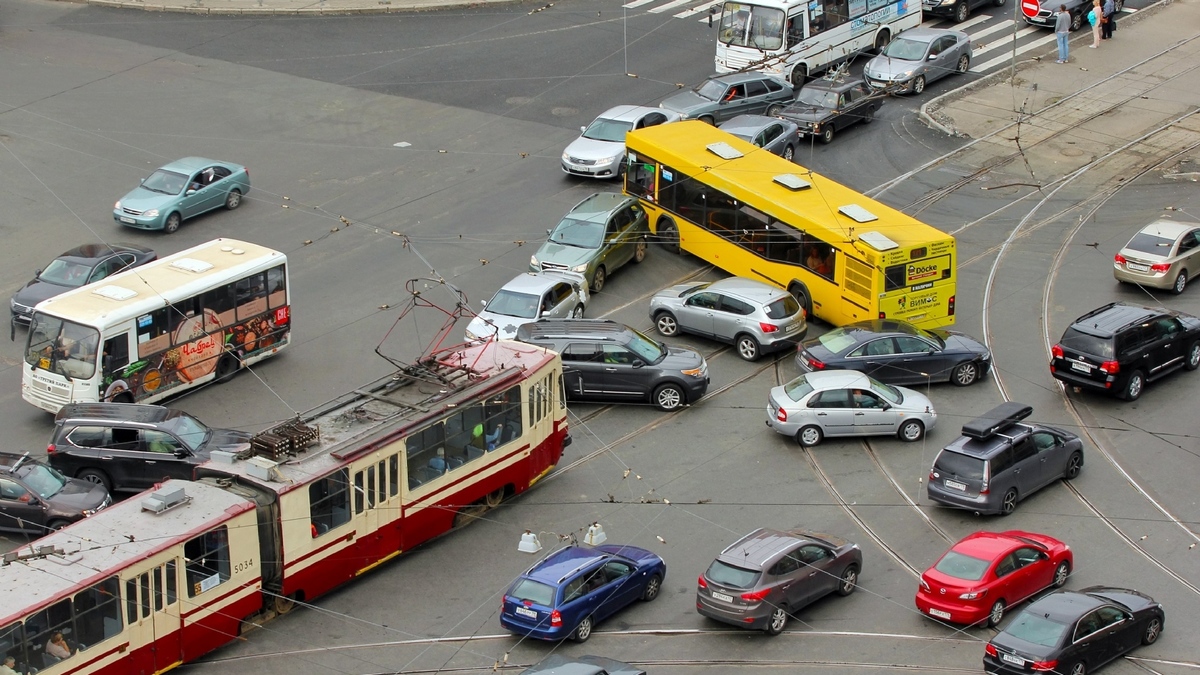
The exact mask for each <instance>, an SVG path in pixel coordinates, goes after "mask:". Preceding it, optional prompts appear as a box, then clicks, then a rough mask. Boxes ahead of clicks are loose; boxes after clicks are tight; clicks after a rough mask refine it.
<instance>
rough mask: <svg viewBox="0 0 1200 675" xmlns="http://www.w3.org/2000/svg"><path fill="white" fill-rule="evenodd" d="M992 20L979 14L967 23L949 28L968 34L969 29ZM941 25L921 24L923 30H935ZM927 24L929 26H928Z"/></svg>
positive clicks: (927, 22) (933, 23)
mask: <svg viewBox="0 0 1200 675" xmlns="http://www.w3.org/2000/svg"><path fill="white" fill-rule="evenodd" d="M991 18H992V17H990V16H988V15H987V14H979V15H976V16H973V17H971V18H969V19H967V20H966V21H964V22H962V23H958V24H955V25H953V26H949V28H951V29H952V30H961V31H962V32H964V33H966V32H967V29H968V28H970V27H971V26H974V25H975V24H977V23H983V22H984V21H987V20H988V19H991ZM939 23H941V21H926V22H925V23H923V24H921V26H922V27H923V28H933V27H934V26H936V25H937V24H939ZM926 24H928V25H926ZM971 37H972V39H974V36H971Z"/></svg>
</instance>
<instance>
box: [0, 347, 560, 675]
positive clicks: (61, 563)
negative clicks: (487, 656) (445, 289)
mask: <svg viewBox="0 0 1200 675" xmlns="http://www.w3.org/2000/svg"><path fill="white" fill-rule="evenodd" d="M561 374H562V367H561V362H560V360H559V358H558V355H557V354H555V353H553V352H549V351H546V350H543V349H540V348H538V347H534V346H531V345H526V344H523V343H519V342H508V341H490V342H485V343H482V344H477V345H471V346H466V347H461V346H460V347H456V348H453V349H450V350H444V351H441V352H437V353H435V354H434V355H433V356H431V357H429V358H427V359H425V360H423V361H421V362H419V363H418V364H416V365H415V366H412V367H409V368H406V369H404V370H403V371H401V372H398V373H395V374H392V375H389V376H388V377H386V378H383V379H381V380H379V381H377V382H375V383H373V384H372V385H369V386H367V387H363V388H360V389H357V390H355V391H353V392H351V393H349V394H346V395H344V396H342V397H339V398H338V399H335V400H334V401H331V402H330V403H327V404H325V405H323V406H321V407H320V408H318V409H317V410H315V411H313V412H311V413H310V414H307V415H305V416H303V417H301V418H299V419H297V420H295V421H292V422H288V423H285V424H282V425H279V426H277V427H274V428H272V429H270V430H268V431H267V432H263V433H261V434H258V435H257V436H255V437H254V440H253V443H252V449H250V450H248V451H246V452H243V453H238V454H222V453H214V457H213V459H212V460H211V461H209V462H207V463H206V464H204V465H202V466H201V467H199V469H198V470H197V476H196V478H197V480H196V481H194V482H187V481H169V482H167V483H164V484H162V485H160V486H158V489H157V490H156V491H154V492H153V493H143V494H142V495H140V496H138V497H134V498H132V499H129V500H126V501H124V502H121V503H119V504H116V505H114V506H111V507H109V508H108V509H106V510H104V511H101V512H100V513H98V514H96V515H95V516H92V517H91V518H87V519H85V520H82V521H80V522H78V523H76V524H74V525H72V526H70V527H67V528H65V529H63V530H60V531H58V532H55V533H52V534H50V535H48V536H46V537H43V538H42V539H39V540H38V541H36V542H34V543H33V544H31V545H29V546H25V547H22V548H21V549H18V550H17V551H14V552H12V553H9V554H6V555H5V557H4V566H3V567H2V568H0V578H3V580H4V584H3V590H0V607H3V610H0V611H4V612H5V614H4V615H3V618H0V659H3V658H4V657H5V656H12V657H13V658H14V660H15V661H16V667H15V669H16V670H17V672H20V673H32V672H34V671H35V670H36V672H38V673H40V674H42V675H58V674H59V673H64V674H65V673H71V674H76V673H81V674H82V673H88V674H90V673H106V674H107V673H111V674H112V675H131V674H138V675H141V674H150V673H160V672H163V671H165V670H169V669H170V668H172V667H174V666H177V665H179V664H181V663H186V662H188V661H191V660H193V659H196V658H198V657H199V656H201V655H203V654H205V653H207V652H209V651H211V650H213V649H215V648H217V647H219V646H221V645H223V644H225V643H226V642H229V641H230V640H232V639H234V638H235V637H236V636H237V635H238V634H239V631H240V629H241V626H242V624H243V622H245V621H247V620H252V621H256V622H259V621H262V620H266V619H269V618H271V617H272V616H274V615H276V614H281V613H285V612H287V611H288V610H290V609H291V608H292V607H293V606H294V603H295V602H296V601H309V600H312V599H313V598H316V597H317V596H320V595H322V594H324V593H326V592H328V591H329V590H331V589H333V588H335V587H337V586H339V585H341V584H343V583H345V582H347V581H349V580H351V579H354V578H355V577H356V576H358V575H360V574H362V573H364V572H366V571H368V570H370V569H372V568H373V567H375V566H377V565H379V564H380V563H382V562H384V561H386V560H388V559H390V558H392V557H395V556H397V555H399V554H400V553H402V552H404V551H407V550H409V549H411V548H413V547H415V546H417V545H419V544H421V543H422V542H425V541H427V540H429V539H431V538H433V537H435V536H437V535H440V534H442V533H444V532H447V531H449V530H450V529H452V528H454V527H456V526H458V525H461V524H463V523H465V522H467V521H469V520H470V519H471V517H472V516H475V515H478V514H480V513H482V512H483V511H485V510H486V509H488V508H491V507H494V506H496V505H498V504H499V503H500V502H501V501H502V500H503V499H505V498H506V497H508V496H511V495H515V494H520V493H522V492H524V491H525V490H527V489H528V488H530V487H531V486H533V485H534V484H535V483H536V482H537V481H538V480H539V479H540V478H541V477H543V476H545V475H546V474H548V473H549V472H550V471H551V470H553V469H554V467H555V465H556V464H557V463H558V460H559V458H560V457H561V455H562V450H563V447H564V446H565V445H567V444H569V443H570V437H569V436H568V435H567V422H566V403H565V400H564V398H563V391H562V385H561V382H560V378H561ZM59 635H61V638H62V639H61V640H60V639H58V636H59Z"/></svg>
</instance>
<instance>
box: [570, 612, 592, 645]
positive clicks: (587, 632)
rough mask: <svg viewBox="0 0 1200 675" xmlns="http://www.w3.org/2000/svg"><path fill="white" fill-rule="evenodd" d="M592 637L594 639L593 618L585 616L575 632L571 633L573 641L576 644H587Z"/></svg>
mask: <svg viewBox="0 0 1200 675" xmlns="http://www.w3.org/2000/svg"><path fill="white" fill-rule="evenodd" d="M590 637H592V617H590V616H585V617H583V621H580V622H579V625H578V626H576V627H575V630H573V631H571V639H572V640H574V641H576V642H587V639H588V638H590Z"/></svg>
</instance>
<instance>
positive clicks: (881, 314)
mask: <svg viewBox="0 0 1200 675" xmlns="http://www.w3.org/2000/svg"><path fill="white" fill-rule="evenodd" d="M879 318H881V319H886V318H887V312H880V313H879Z"/></svg>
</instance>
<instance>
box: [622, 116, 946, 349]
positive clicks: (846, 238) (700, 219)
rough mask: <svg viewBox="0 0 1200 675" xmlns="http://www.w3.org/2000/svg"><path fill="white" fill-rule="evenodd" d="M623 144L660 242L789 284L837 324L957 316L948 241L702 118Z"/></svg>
mask: <svg viewBox="0 0 1200 675" xmlns="http://www.w3.org/2000/svg"><path fill="white" fill-rule="evenodd" d="M625 145H626V147H627V149H628V157H627V158H626V161H627V171H626V175H625V192H626V193H627V194H629V195H632V196H635V197H638V198H639V199H640V200H641V203H642V205H643V206H644V207H645V209H646V213H647V216H648V217H649V219H650V228H651V231H652V232H654V234H655V236H656V237H657V238H658V240H659V241H661V242H663V243H664V244H665V245H666V247H667V248H669V249H671V250H674V251H676V252H684V251H686V252H688V253H691V254H692V255H694V256H696V257H698V258H700V259H702V260H704V261H706V262H709V263H712V264H713V265H715V266H717V267H719V268H721V269H723V270H725V271H726V272H729V273H730V274H735V275H737V276H742V277H749V278H751V279H759V280H762V281H766V282H768V283H771V284H774V285H776V286H779V287H780V288H785V289H787V290H789V291H790V292H791V293H792V294H793V295H795V296H796V299H797V300H799V301H800V304H801V305H802V306H803V307H804V308H805V310H806V311H807V312H808V315H809V316H810V317H811V316H816V317H818V318H820V319H823V320H825V321H827V322H829V323H831V324H834V325H836V326H841V325H845V324H848V323H853V322H856V321H865V320H869V319H883V318H888V319H901V320H904V321H908V322H910V323H914V324H917V325H919V326H922V327H927V328H930V327H937V326H946V325H950V324H953V323H954V293H955V276H954V265H955V250H954V249H955V246H954V237H951V236H950V235H948V234H946V233H944V232H942V231H940V230H937V229H935V228H933V227H930V226H929V225H926V224H924V223H922V222H921V221H919V220H917V219H916V218H913V217H912V216H909V215H906V214H904V213H901V212H900V211H897V210H896V209H893V208H891V207H889V206H886V205H884V204H881V203H879V202H877V201H874V200H872V199H870V198H868V197H867V196H866V195H863V194H861V193H859V192H855V191H854V190H851V189H850V188H847V187H845V186H844V185H841V184H839V183H836V182H834V181H832V180H830V179H828V178H825V177H824V176H820V175H817V174H815V173H813V172H811V171H808V170H807V169H805V168H803V167H801V166H798V165H796V164H794V163H792V162H789V161H787V160H785V159H783V158H782V157H777V156H775V155H773V154H771V153H770V152H767V151H766V150H763V149H761V148H758V147H756V146H754V145H752V144H750V143H747V142H745V141H743V140H741V139H738V138H736V137H734V136H732V135H730V134H728V133H726V132H724V131H721V130H720V129H716V128H714V127H712V126H709V125H708V124H705V123H703V122H698V121H690V122H676V123H673V124H662V125H659V126H656V127H650V128H646V129H638V130H636V131H632V132H630V133H629V134H628V135H627V136H626V137H625Z"/></svg>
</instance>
